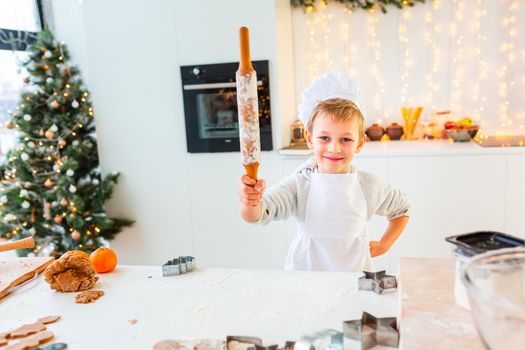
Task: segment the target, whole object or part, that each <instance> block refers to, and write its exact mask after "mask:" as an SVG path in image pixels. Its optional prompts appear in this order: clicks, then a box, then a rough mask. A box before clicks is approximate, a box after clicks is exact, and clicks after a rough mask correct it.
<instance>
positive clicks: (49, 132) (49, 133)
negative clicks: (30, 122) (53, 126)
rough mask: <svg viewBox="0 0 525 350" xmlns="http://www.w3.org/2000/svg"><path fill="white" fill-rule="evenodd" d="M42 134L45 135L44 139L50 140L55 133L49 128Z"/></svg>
mask: <svg viewBox="0 0 525 350" xmlns="http://www.w3.org/2000/svg"><path fill="white" fill-rule="evenodd" d="M44 135H45V136H46V139H48V140H52V139H54V138H55V133H54V132H52V131H51V130H48V131H46V132H45V134H44Z"/></svg>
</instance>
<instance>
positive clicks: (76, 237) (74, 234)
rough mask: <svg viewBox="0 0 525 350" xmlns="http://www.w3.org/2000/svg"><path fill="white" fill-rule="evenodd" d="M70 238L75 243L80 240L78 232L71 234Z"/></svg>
mask: <svg viewBox="0 0 525 350" xmlns="http://www.w3.org/2000/svg"><path fill="white" fill-rule="evenodd" d="M71 238H72V239H74V240H75V241H76V240H77V239H79V238H80V232H78V231H77V230H75V231H73V232H71Z"/></svg>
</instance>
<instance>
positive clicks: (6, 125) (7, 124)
mask: <svg viewBox="0 0 525 350" xmlns="http://www.w3.org/2000/svg"><path fill="white" fill-rule="evenodd" d="M14 126H15V125H14V124H13V121H12V120H10V121H8V122H7V123H6V124H5V127H6V128H8V129H12V128H13V127H14Z"/></svg>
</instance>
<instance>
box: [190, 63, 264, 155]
mask: <svg viewBox="0 0 525 350" xmlns="http://www.w3.org/2000/svg"><path fill="white" fill-rule="evenodd" d="M252 64H253V67H254V69H255V70H256V71H257V93H258V98H259V129H260V133H261V150H263V151H270V150H272V124H271V114H270V76H269V74H268V61H253V62H252ZM238 68H239V63H238V62H236V63H221V64H207V65H193V66H182V67H181V68H180V70H181V77H182V92H183V100H184V117H185V121H186V144H187V148H188V152H190V153H205V152H206V153H207V152H239V150H240V146H239V123H238V118H237V94H236V84H235V72H236V71H237V69H238Z"/></svg>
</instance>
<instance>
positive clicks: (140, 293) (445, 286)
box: [0, 258, 483, 350]
mask: <svg viewBox="0 0 525 350" xmlns="http://www.w3.org/2000/svg"><path fill="white" fill-rule="evenodd" d="M399 271H400V274H401V275H400V278H399V283H400V288H399V291H398V290H390V291H386V292H384V293H383V294H382V295H377V294H375V293H372V292H366V291H359V290H358V288H357V279H358V278H359V277H360V276H361V275H362V274H361V273H339V272H285V271H261V270H236V269H198V270H196V271H194V272H191V273H189V274H186V275H182V276H171V277H162V275H161V272H160V267H154V266H119V267H118V268H117V269H116V270H115V271H114V272H112V273H109V274H101V275H99V276H100V281H99V282H98V285H97V286H96V289H100V290H103V291H104V292H105V293H106V294H105V295H104V296H103V297H102V298H101V299H99V300H98V301H96V302H95V303H93V304H76V303H75V302H74V295H75V294H76V293H58V292H54V291H52V290H50V289H49V286H48V285H47V283H45V281H44V280H43V278H40V279H39V280H37V281H35V282H33V284H29V285H27V286H24V287H22V289H20V290H17V291H16V292H15V293H13V294H11V295H8V296H7V297H6V298H4V299H2V300H0V310H1V313H0V315H1V318H2V323H1V325H0V333H1V332H2V331H7V330H8V329H12V328H13V327H16V326H19V325H22V324H25V323H31V322H34V321H36V320H37V319H38V318H40V317H44V316H48V315H56V314H58V315H61V316H62V319H61V320H60V321H58V322H57V323H54V324H50V325H49V327H48V328H49V330H51V331H52V332H54V334H55V336H56V339H55V341H56V342H65V343H67V344H68V345H69V347H70V349H75V350H76V349H109V348H111V349H113V348H115V349H150V348H151V347H152V345H153V344H155V343H156V342H158V341H161V340H164V339H197V338H211V339H225V338H226V336H227V335H245V336H257V337H260V338H261V339H262V340H263V341H264V343H265V344H274V343H279V344H280V345H283V344H284V341H286V340H297V339H298V338H299V337H300V336H301V335H304V334H309V333H313V332H316V331H319V330H323V329H326V328H333V329H336V330H341V329H342V321H344V320H353V319H360V318H361V314H362V312H363V311H367V312H369V313H371V314H373V315H375V316H377V317H393V316H395V317H398V324H399V327H400V334H401V343H400V348H401V349H405V350H411V349H426V348H429V346H430V347H431V348H432V349H444V350H450V349H466V350H467V349H483V346H482V344H481V341H480V338H479V337H478V335H477V332H476V329H475V326H474V323H473V321H472V318H471V315H470V313H469V312H468V311H466V310H464V309H462V308H460V307H459V306H458V305H456V304H455V302H454V293H453V283H454V282H453V281H454V260H453V259H414V258H402V259H401V260H400V270H399ZM135 321H136V322H135ZM350 345H351V347H352V348H354V347H355V346H357V348H359V346H358V345H359V344H358V342H357V341H353V342H351V344H350ZM375 349H376V350H378V349H390V348H387V347H380V346H377V347H376V348H375Z"/></svg>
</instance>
